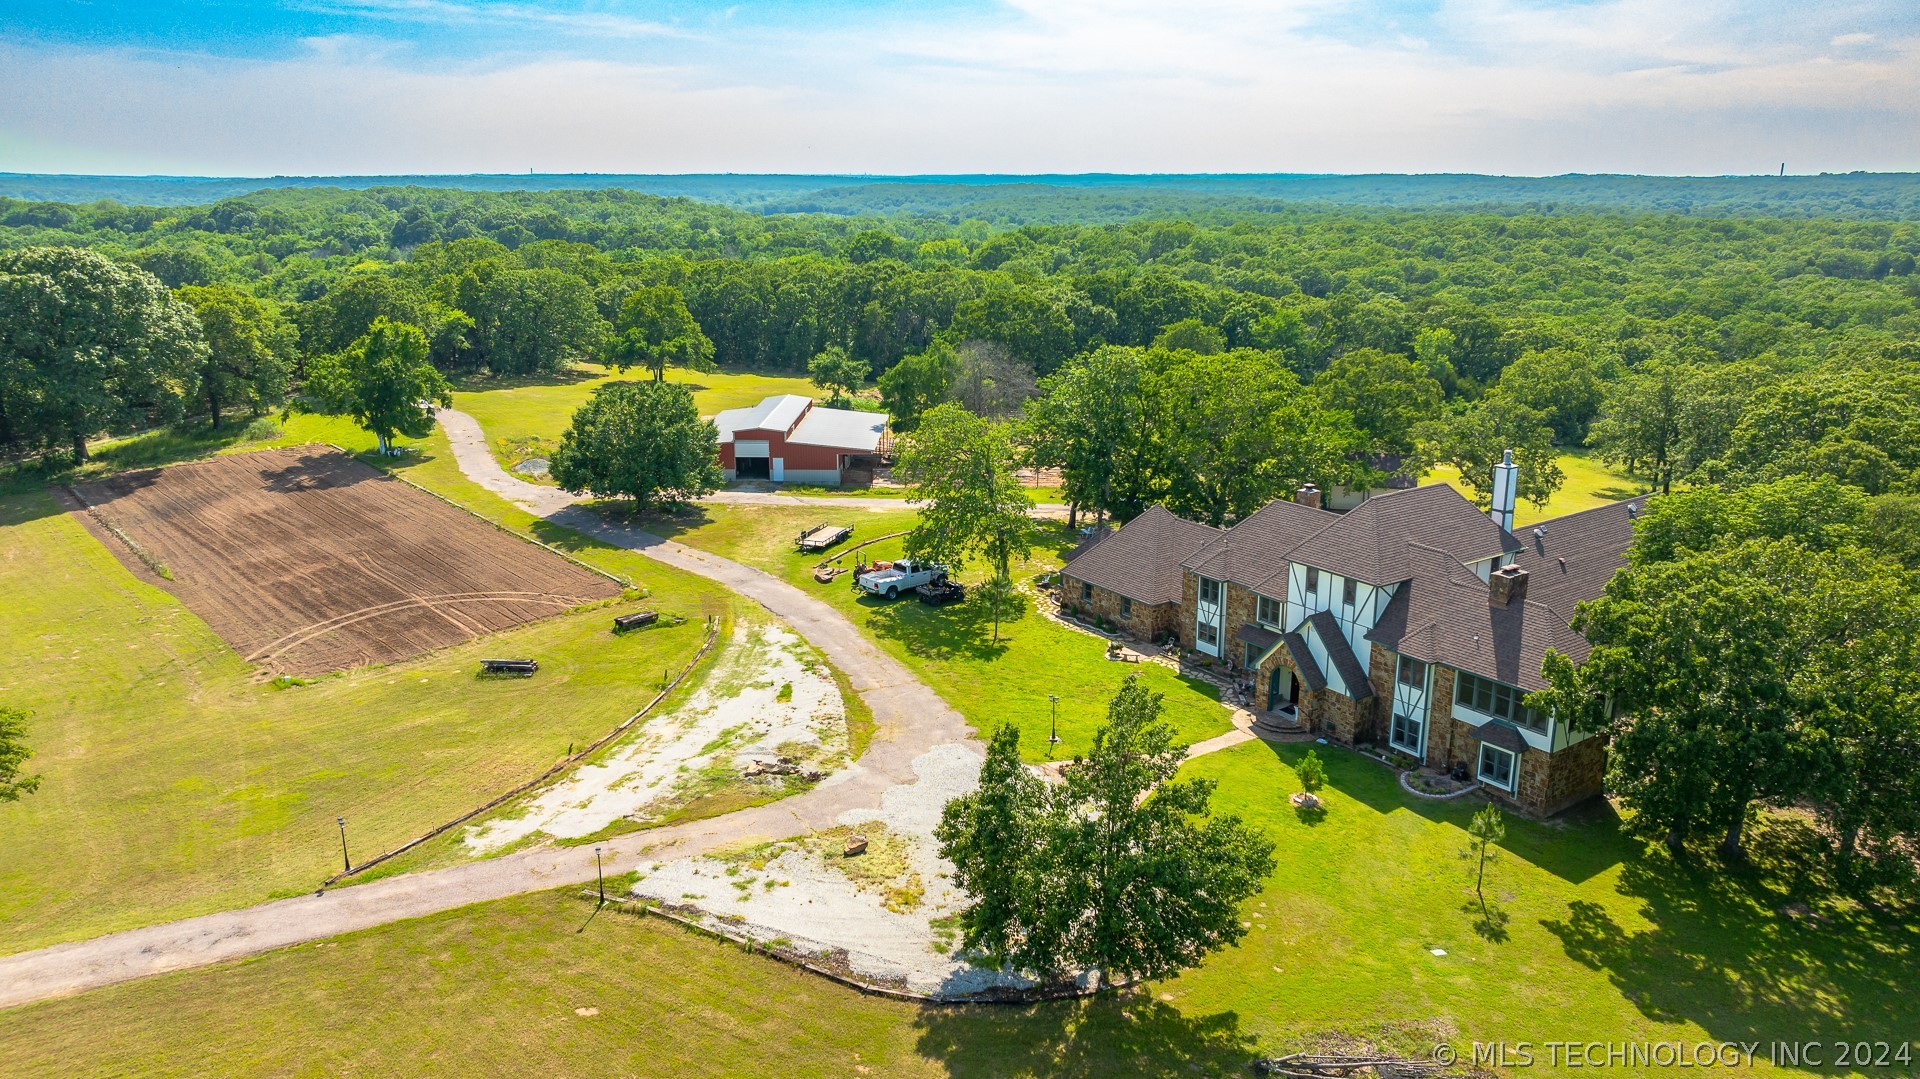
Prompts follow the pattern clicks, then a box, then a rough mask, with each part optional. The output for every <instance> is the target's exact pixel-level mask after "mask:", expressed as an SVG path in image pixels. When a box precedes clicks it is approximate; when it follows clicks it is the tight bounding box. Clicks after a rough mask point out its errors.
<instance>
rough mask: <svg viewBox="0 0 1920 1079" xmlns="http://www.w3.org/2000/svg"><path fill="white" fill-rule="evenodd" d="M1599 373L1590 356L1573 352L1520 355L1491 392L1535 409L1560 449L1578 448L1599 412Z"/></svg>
mask: <svg viewBox="0 0 1920 1079" xmlns="http://www.w3.org/2000/svg"><path fill="white" fill-rule="evenodd" d="M1601 385H1602V371H1601V369H1600V364H1599V362H1598V361H1597V360H1595V359H1594V357H1593V355H1592V354H1591V353H1588V352H1584V351H1581V350H1577V349H1570V348H1553V349H1545V350H1529V351H1527V352H1522V353H1521V354H1520V356H1519V358H1518V359H1515V360H1514V361H1513V362H1512V363H1510V364H1508V365H1507V366H1506V369H1505V370H1502V371H1501V372H1500V381H1499V382H1498V383H1496V384H1495V385H1494V388H1493V391H1492V392H1494V393H1496V394H1499V395H1500V396H1502V397H1505V398H1507V399H1508V400H1510V401H1517V402H1519V403H1520V404H1523V405H1526V406H1527V407H1528V408H1532V409H1538V410H1539V411H1540V412H1542V413H1544V414H1545V415H1546V417H1547V426H1549V427H1551V428H1553V435H1554V437H1555V438H1556V439H1558V440H1559V441H1560V443H1561V444H1562V445H1566V446H1578V445H1579V444H1580V443H1581V442H1583V441H1585V439H1586V437H1587V427H1588V425H1589V424H1591V423H1592V422H1593V418H1594V416H1595V415H1596V414H1598V413H1599V411H1600V398H1601Z"/></svg>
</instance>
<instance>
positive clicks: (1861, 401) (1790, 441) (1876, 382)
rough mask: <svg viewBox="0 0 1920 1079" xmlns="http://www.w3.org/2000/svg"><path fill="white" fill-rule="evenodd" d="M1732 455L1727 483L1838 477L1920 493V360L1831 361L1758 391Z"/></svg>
mask: <svg viewBox="0 0 1920 1079" xmlns="http://www.w3.org/2000/svg"><path fill="white" fill-rule="evenodd" d="M1731 442H1732V444H1731V446H1730V447H1729V448H1728V451H1727V455H1726V456H1727V465H1728V478H1729V479H1730V480H1731V481H1733V482H1736V483H1751V482H1755V481H1761V480H1768V479H1773V478H1777V477H1779V476H1788V475H1802V476H1820V475H1825V476H1832V477H1834V478H1836V479H1838V480H1840V481H1841V482H1842V483H1847V484H1851V485H1853V486H1855V487H1859V488H1861V489H1862V490H1865V491H1867V492H1868V493H1869V494H1882V493H1885V492H1889V491H1901V492H1905V493H1908V494H1920V360H1911V359H1902V358H1900V357H1897V356H1893V355H1885V356H1871V357H1862V358H1859V359H1852V358H1849V359H1845V360H1842V361H1838V362H1835V361H1829V362H1828V363H1825V364H1822V365H1820V366H1819V367H1817V368H1814V369H1812V370H1810V371H1806V372H1803V373H1801V374H1799V375H1796V376H1794V377H1792V378H1788V379H1785V380H1783V381H1781V382H1779V383H1777V384H1775V385H1773V386H1770V387H1768V388H1767V389H1765V390H1763V391H1762V392H1760V393H1759V394H1758V395H1757V396H1756V397H1755V398H1754V399H1753V401H1752V402H1751V404H1750V405H1749V406H1748V407H1747V409H1746V410H1745V412H1744V413H1743V414H1742V415H1741V417H1740V422H1739V425H1738V427H1736V428H1735V430H1734V432H1733V437H1732V440H1731Z"/></svg>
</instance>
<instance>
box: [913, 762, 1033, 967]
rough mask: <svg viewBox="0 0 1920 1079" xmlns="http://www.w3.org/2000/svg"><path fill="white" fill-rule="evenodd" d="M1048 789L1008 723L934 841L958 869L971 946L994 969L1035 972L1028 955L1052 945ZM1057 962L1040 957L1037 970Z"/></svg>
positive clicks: (945, 814) (964, 932) (963, 925)
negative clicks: (1046, 920)
mask: <svg viewBox="0 0 1920 1079" xmlns="http://www.w3.org/2000/svg"><path fill="white" fill-rule="evenodd" d="M1048 803H1049V799H1048V795H1047V788H1046V784H1045V783H1043V782H1041V780H1040V777H1039V776H1037V775H1035V774H1034V773H1033V771H1032V770H1030V769H1029V768H1028V767H1027V766H1026V765H1025V764H1022V763H1021V761H1020V729H1019V728H1018V727H1015V726H1013V725H1012V724H1005V725H1002V726H1001V727H999V728H997V729H995V730H994V732H993V737H992V739H991V740H989V741H988V743H987V758H986V761H985V762H984V763H983V764H982V765H981V766H980V785H979V787H977V788H975V789H974V790H973V791H971V792H970V793H967V794H963V795H961V796H960V797H958V798H955V799H953V800H952V801H950V802H948V803H947V805H946V808H945V809H944V810H943V811H942V812H941V815H940V825H939V827H938V828H937V829H935V831H934V836H935V838H937V839H938V840H939V841H940V855H941V857H943V858H946V859H947V860H948V861H950V862H952V863H953V867H954V875H953V882H954V884H955V885H956V886H957V887H958V888H959V889H960V890H961V891H963V892H965V893H967V895H968V896H969V897H971V898H970V901H969V902H968V903H967V905H966V906H965V907H962V908H961V910H960V931H961V936H962V939H964V940H965V941H966V944H967V947H969V948H973V949H976V950H978V951H980V952H983V953H985V954H986V955H987V956H989V957H991V958H992V959H993V960H994V961H995V962H996V963H1000V964H1008V963H1019V965H1022V966H1026V967H1028V968H1029V969H1036V965H1035V959H1036V956H1035V955H1034V954H1033V953H1032V951H1031V949H1033V948H1035V947H1038V946H1041V945H1042V944H1043V942H1044V941H1046V940H1047V939H1048V936H1049V935H1048V933H1047V932H1046V927H1045V926H1044V925H1043V924H1042V918H1043V917H1044V916H1045V910H1046V904H1045V903H1044V902H1043V896H1044V893H1045V890H1046V888H1047V886H1048V881H1049V880H1050V879H1052V878H1053V877H1054V876H1055V874H1054V873H1053V872H1052V871H1051V869H1050V867H1049V866H1048V865H1047V864H1046V860H1045V858H1044V854H1045V852H1046V847H1045V846H1044V844H1045V841H1046V839H1047V838H1048V836H1049V834H1050V832H1051V831H1052V830H1053V829H1054V828H1055V827H1057V822H1055V821H1053V820H1051V819H1050V818H1049V813H1050V808H1049V804H1048ZM1056 962H1057V960H1056V959H1055V957H1053V956H1050V955H1049V956H1045V957H1041V958H1040V960H1039V962H1038V965H1037V969H1048V970H1050V969H1052V968H1053V967H1054V965H1055V964H1056Z"/></svg>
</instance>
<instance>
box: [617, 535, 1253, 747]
mask: <svg viewBox="0 0 1920 1079" xmlns="http://www.w3.org/2000/svg"><path fill="white" fill-rule="evenodd" d="M916 516H917V515H916V514H915V513H914V512H913V511H912V510H901V509H894V508H891V507H885V508H883V507H878V506H876V507H875V508H873V509H867V508H865V507H859V508H853V507H838V506H836V507H833V508H831V509H824V508H816V507H812V506H725V505H702V506H697V507H694V508H692V509H689V510H686V511H684V512H682V513H680V514H677V515H674V516H670V517H656V518H650V519H648V520H647V521H645V522H643V523H644V524H645V525H646V527H648V528H650V529H654V530H655V531H658V532H661V533H663V534H667V535H671V536H672V537H673V538H674V539H677V540H679V541H680V542H681V543H685V544H688V545H690V546H694V547H699V548H702V549H704V550H709V551H712V552H714V553H715V554H719V555H723V556H725V557H727V558H731V559H733V560H735V561H737V562H742V563H745V564H747V565H750V566H754V567H756V568H759V569H762V570H766V571H767V572H769V573H772V574H774V575H776V576H778V577H781V578H783V579H785V580H787V581H789V582H790V583H792V584H793V585H794V586H795V587H797V588H800V589H803V590H805V591H806V592H808V593H809V594H812V595H816V596H819V597H821V598H822V599H825V600H826V601H827V602H829V603H831V604H833V606H834V607H835V608H836V609H837V610H839V611H840V612H841V613H842V614H845V615H846V616H847V617H848V618H850V619H852V620H853V622H854V624H855V625H857V626H859V627H861V628H862V629H863V630H865V631H866V632H867V633H868V634H869V635H870V636H871V637H872V638H873V639H874V640H875V641H876V642H877V643H878V644H879V645H880V646H881V647H882V648H885V649H886V650H887V651H888V652H890V653H892V654H893V655H894V656H895V658H897V659H899V660H900V661H901V662H902V663H905V664H906V665H907V666H908V668H909V669H911V670H912V671H913V672H914V673H915V674H917V675H919V676H920V678H921V679H922V680H924V681H925V682H926V683H927V685H929V686H931V687H932V688H933V689H934V691H935V692H937V693H939V694H940V695H941V696H942V697H943V698H945V699H946V701H947V703H948V704H951V705H952V706H953V707H954V708H956V709H958V710H959V711H960V712H961V714H962V715H965V716H966V717H967V718H968V719H969V720H970V721H972V722H973V724H974V726H975V727H976V728H977V729H979V730H980V731H981V733H982V734H983V735H984V734H986V733H987V732H990V731H991V730H992V729H993V728H994V727H996V726H998V725H1000V724H1001V723H1013V724H1015V725H1016V726H1018V727H1019V728H1020V732H1021V742H1020V745H1021V750H1022V752H1023V753H1024V754H1025V755H1026V757H1027V759H1029V760H1034V761H1044V760H1052V759H1057V758H1063V757H1070V756H1072V755H1073V754H1074V753H1076V752H1082V753H1083V752H1085V751H1086V750H1087V749H1089V748H1090V747H1091V738H1092V734H1093V730H1094V728H1095V727H1097V726H1099V725H1100V724H1101V723H1102V722H1104V721H1105V720H1106V708H1107V702H1108V701H1109V700H1110V699H1111V698H1112V697H1113V694H1114V692H1115V691H1116V690H1117V689H1118V688H1119V685H1120V682H1121V680H1122V679H1124V678H1125V677H1126V676H1127V675H1128V674H1129V673H1132V672H1136V671H1137V672H1139V673H1140V675H1141V676H1142V677H1143V678H1144V679H1146V681H1147V684H1148V685H1149V686H1150V687H1151V688H1152V689H1154V690H1155V691H1156V692H1159V693H1163V694H1165V695H1166V705H1167V715H1168V718H1169V719H1170V720H1171V721H1172V722H1173V724H1174V726H1175V727H1176V729H1178V730H1179V732H1180V736H1181V737H1182V738H1183V739H1186V740H1188V741H1199V740H1200V739H1203V738H1208V737H1211V736H1213V735H1216V734H1220V733H1223V732H1225V731H1227V730H1229V729H1230V728H1231V726H1232V725H1231V723H1229V721H1228V719H1227V711H1226V709H1225V708H1224V707H1222V706H1221V705H1220V703H1219V700H1218V696H1217V694H1216V692H1215V690H1214V688H1213V687H1212V686H1210V685H1207V684H1205V683H1201V682H1196V681H1189V680H1186V679H1183V678H1181V677H1179V676H1178V675H1176V674H1174V673H1173V672H1172V671H1170V670H1168V669H1166V668H1164V667H1160V666H1156V665H1153V664H1140V665H1138V666H1132V665H1127V664H1121V663H1113V662H1110V661H1108V660H1107V658H1106V645H1105V643H1104V642H1103V641H1101V640H1100V639H1099V638H1097V637H1094V636H1091V635H1089V634H1086V633H1081V632H1078V631H1076V630H1072V629H1068V628H1067V627H1065V626H1063V625H1061V624H1060V623H1058V622H1055V621H1053V620H1052V619H1050V618H1047V617H1045V616H1044V615H1042V614H1041V613H1040V611H1039V610H1038V609H1037V605H1038V602H1039V601H1038V600H1037V599H1036V597H1034V596H1032V595H1028V596H1027V603H1026V605H1025V607H1024V609H1023V610H1022V611H1021V612H1020V613H1019V614H1018V615H1016V616H1015V617H1014V618H1012V619H1011V620H1009V621H1007V622H1006V623H1005V624H1003V625H1002V626H1001V628H1000V636H1001V640H1000V641H998V642H995V641H994V640H993V623H992V619H991V617H990V616H989V615H988V613H987V611H986V610H985V606H984V604H982V603H980V602H978V601H977V600H976V599H975V598H973V597H972V596H969V597H968V599H967V600H966V601H965V602H963V603H959V604H956V605H954V606H951V607H941V608H934V607H928V606H926V605H925V604H922V603H919V602H917V601H915V600H914V599H912V598H906V599H900V600H895V601H893V602H891V603H889V602H887V601H885V600H881V599H876V598H873V597H867V596H861V595H859V594H857V593H855V592H854V591H853V585H852V582H851V581H850V580H849V579H848V578H847V577H844V576H843V577H841V578H840V579H839V580H837V581H835V582H833V583H832V584H826V585H823V584H819V583H817V582H816V581H814V579H813V575H812V573H813V566H814V564H815V563H816V562H818V561H819V559H820V557H821V556H820V555H817V554H801V553H800V552H798V551H796V550H794V548H793V538H794V537H795V536H796V535H798V534H799V533H800V532H801V531H802V530H803V529H805V528H807V527H808V526H810V525H815V524H819V523H820V522H822V521H833V522H836V523H841V524H851V525H853V526H854V535H853V538H852V539H851V540H850V541H849V544H852V543H858V542H860V541H862V540H865V539H871V538H873V537H875V536H882V535H885V534H887V533H889V532H899V531H904V530H906V529H908V528H911V527H912V526H913V522H914V520H915V519H916ZM1043 528H1044V529H1045V531H1044V532H1043V533H1042V537H1043V538H1042V542H1041V544H1040V545H1039V546H1037V547H1036V548H1035V549H1034V553H1033V557H1032V558H1030V559H1029V560H1028V562H1027V563H1026V565H1025V566H1023V567H1018V568H1016V579H1031V578H1032V577H1033V576H1035V575H1037V574H1039V573H1041V572H1044V571H1045V570H1048V569H1052V568H1055V567H1057V566H1058V565H1059V564H1060V555H1061V554H1062V553H1063V552H1064V551H1066V550H1068V549H1070V548H1071V541H1070V538H1069V536H1068V534H1067V532H1066V531H1065V529H1064V528H1061V527H1060V526H1058V525H1044V526H1043ZM902 542H903V541H901V540H888V541H883V542H881V543H879V544H876V545H874V546H872V547H869V548H867V549H866V550H865V552H864V553H865V555H866V557H867V558H868V559H869V560H872V559H885V558H897V557H899V556H900V555H901V553H902V550H903V548H902ZM841 549H844V548H841ZM829 553H832V552H829ZM851 558H852V556H849V560H848V561H847V562H843V563H842V564H850V560H851ZM986 575H987V572H986V569H985V567H984V566H977V565H976V566H970V567H967V569H966V571H965V572H963V573H962V575H961V576H962V579H963V580H965V581H966V582H967V583H968V584H970V585H971V584H977V583H979V582H980V581H981V580H983V579H984V578H985V577H986ZM1048 694H1057V695H1059V697H1060V736H1061V739H1062V741H1061V745H1060V746H1059V748H1058V749H1057V750H1056V749H1053V748H1052V747H1049V746H1048V744H1047V732H1048V729H1049V723H1050V720H1051V716H1050V705H1049V702H1048V700H1047V696H1048Z"/></svg>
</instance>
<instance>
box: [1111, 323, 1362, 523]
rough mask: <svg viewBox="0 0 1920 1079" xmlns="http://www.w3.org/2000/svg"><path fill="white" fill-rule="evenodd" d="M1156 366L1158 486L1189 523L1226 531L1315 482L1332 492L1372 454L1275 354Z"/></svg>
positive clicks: (1153, 426)
mask: <svg viewBox="0 0 1920 1079" xmlns="http://www.w3.org/2000/svg"><path fill="white" fill-rule="evenodd" d="M1149 360H1150V362H1152V363H1153V364H1154V365H1155V368H1156V369H1155V371H1154V373H1153V376H1152V378H1151V380H1150V382H1149V386H1150V393H1151V399H1152V407H1153V415H1152V417H1151V422H1150V424H1149V426H1148V430H1149V432H1150V436H1151V439H1152V443H1151V445H1152V449H1151V453H1152V459H1153V461H1154V468H1155V472H1156V475H1155V479H1154V481H1153V488H1152V489H1153V490H1154V491H1155V492H1156V493H1158V494H1159V495H1160V497H1161V500H1162V501H1163V502H1164V503H1165V504H1166V506H1167V508H1168V509H1170V510H1172V511H1173V512H1175V513H1178V514H1180V515H1182V516H1187V517H1192V518H1195V519H1197V520H1203V521H1206V522H1207V523H1209V524H1213V525H1221V524H1227V523H1231V522H1233V521H1237V520H1239V519H1241V518H1243V517H1246V516H1248V515H1249V514H1251V513H1253V512H1254V511H1255V510H1258V509H1259V508H1260V507H1261V506H1264V505H1266V504H1267V503H1268V502H1270V501H1272V500H1273V499H1275V498H1278V497H1280V496H1282V495H1284V494H1287V493H1289V492H1291V491H1293V490H1295V489H1296V488H1298V487H1300V486H1301V485H1302V484H1304V483H1307V482H1309V481H1311V482H1313V483H1317V484H1319V485H1321V486H1322V487H1332V486H1334V485H1335V484H1336V483H1338V482H1339V481H1341V480H1343V479H1345V478H1346V477H1348V476H1349V475H1351V474H1352V473H1353V471H1354V465H1353V462H1352V460H1351V458H1352V457H1354V456H1356V455H1358V454H1360V453H1362V452H1364V451H1365V449H1366V438H1365V436H1363V435H1361V434H1360V433H1359V432H1358V431H1357V430H1355V429H1354V428H1353V426H1352V425H1351V424H1350V423H1349V422H1348V420H1347V418H1346V417H1345V416H1344V415H1343V414H1340V413H1334V412H1329V411H1328V410H1326V409H1324V408H1321V407H1320V406H1319V405H1318V404H1317V403H1316V402H1315V401H1314V400H1312V398H1311V396H1310V395H1308V394H1306V393H1303V392H1302V391H1301V387H1300V380H1299V379H1298V378H1296V377H1295V376H1294V374H1293V372H1292V371H1290V370H1288V369H1287V368H1285V367H1282V366H1281V365H1280V364H1279V363H1277V362H1275V358H1274V357H1272V356H1270V355H1268V354H1266V353H1261V352H1252V351H1248V350H1237V351H1234V352H1228V353H1224V354H1222V355H1219V356H1196V355H1193V354H1191V353H1178V352H1176V353H1161V352H1156V353H1153V354H1151V355H1150V356H1149Z"/></svg>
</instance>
